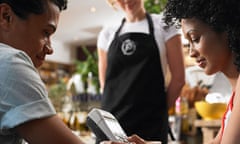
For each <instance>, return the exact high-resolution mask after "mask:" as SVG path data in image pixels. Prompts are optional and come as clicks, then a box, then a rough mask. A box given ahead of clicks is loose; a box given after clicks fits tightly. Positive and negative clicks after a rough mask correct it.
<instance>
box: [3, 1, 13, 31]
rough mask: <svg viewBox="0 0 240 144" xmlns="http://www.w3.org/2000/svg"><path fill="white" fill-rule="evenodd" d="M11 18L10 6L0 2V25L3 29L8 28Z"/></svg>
mask: <svg viewBox="0 0 240 144" xmlns="http://www.w3.org/2000/svg"><path fill="white" fill-rule="evenodd" d="M12 18H13V11H12V9H11V7H10V6H9V5H8V4H6V3H2V4H0V26H1V28H3V29H8V28H9V26H10V24H11V22H12Z"/></svg>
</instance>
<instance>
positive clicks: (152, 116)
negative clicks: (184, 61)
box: [102, 14, 168, 143]
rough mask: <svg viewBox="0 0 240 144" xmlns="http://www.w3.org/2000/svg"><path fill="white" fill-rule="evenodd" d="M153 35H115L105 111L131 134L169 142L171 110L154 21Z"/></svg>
mask: <svg viewBox="0 0 240 144" xmlns="http://www.w3.org/2000/svg"><path fill="white" fill-rule="evenodd" d="M146 17H147V21H148V24H149V32H150V33H149V34H144V33H137V32H136V33H125V34H123V35H119V32H120V30H121V28H122V27H123V25H124V22H125V19H123V21H122V24H121V26H120V27H119V29H118V30H117V32H116V33H115V37H114V40H113V41H112V43H111V45H110V48H109V51H108V63H107V71H106V81H105V87H104V92H103V100H102V108H103V109H104V110H107V111H109V112H111V113H112V114H113V115H114V116H116V118H117V119H118V120H119V122H120V125H121V126H122V127H123V129H124V130H125V131H126V133H127V135H128V136H130V135H132V134H137V135H139V136H140V137H142V138H144V139H145V140H161V141H162V142H163V143H167V133H168V110H167V100H166V92H165V88H164V77H163V72H162V68H161V62H160V55H159V49H158V46H157V44H156V41H155V38H154V29H153V22H152V19H151V17H150V15H149V14H147V15H146Z"/></svg>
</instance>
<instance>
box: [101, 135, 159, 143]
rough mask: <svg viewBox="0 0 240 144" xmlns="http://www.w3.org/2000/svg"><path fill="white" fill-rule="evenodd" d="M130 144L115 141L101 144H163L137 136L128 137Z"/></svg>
mask: <svg viewBox="0 0 240 144" xmlns="http://www.w3.org/2000/svg"><path fill="white" fill-rule="evenodd" d="M128 142H129V143H123V142H113V141H103V142H101V144H161V142H160V141H145V140H144V139H142V138H140V137H139V136H137V135H132V136H130V137H128Z"/></svg>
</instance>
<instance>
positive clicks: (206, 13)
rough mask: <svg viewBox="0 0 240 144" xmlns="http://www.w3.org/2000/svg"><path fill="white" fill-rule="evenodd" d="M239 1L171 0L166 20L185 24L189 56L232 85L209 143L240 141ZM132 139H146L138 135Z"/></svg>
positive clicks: (183, 28)
mask: <svg viewBox="0 0 240 144" xmlns="http://www.w3.org/2000/svg"><path fill="white" fill-rule="evenodd" d="M239 7H240V1H239V0H168V3H167V5H166V8H165V12H164V15H165V18H164V19H165V22H166V23H167V25H168V26H171V25H175V24H177V26H179V28H182V31H183V34H184V37H185V38H186V39H188V41H189V44H190V56H191V57H194V58H195V59H196V63H197V65H198V66H199V67H201V68H202V69H203V70H204V71H205V73H206V74H208V75H211V74H214V73H216V72H219V71H220V72H222V73H224V74H225V76H226V77H227V78H228V80H229V81H230V83H231V85H232V91H233V92H232V96H231V99H230V101H229V104H228V107H227V110H226V112H225V114H224V116H223V119H222V126H221V129H220V130H219V132H218V134H217V136H216V137H215V138H214V139H213V140H212V141H210V142H209V143H210V144H220V143H221V144H238V143H239V142H240V77H239V71H240V9H239ZM129 141H135V142H136V143H138V144H140V143H142V144H143V143H146V142H145V141H144V140H142V139H141V138H139V137H138V136H132V137H130V138H129Z"/></svg>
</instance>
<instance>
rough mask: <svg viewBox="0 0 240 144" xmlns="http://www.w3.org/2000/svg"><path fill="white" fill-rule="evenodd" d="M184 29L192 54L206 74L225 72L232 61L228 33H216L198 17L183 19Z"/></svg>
mask: <svg viewBox="0 0 240 144" xmlns="http://www.w3.org/2000/svg"><path fill="white" fill-rule="evenodd" d="M182 30H183V34H184V36H185V38H187V39H188V40H189V44H190V50H191V51H190V56H191V57H194V58H196V62H197V65H198V66H200V67H201V68H203V69H204V71H205V73H206V74H213V73H215V72H218V71H222V72H224V71H225V69H227V67H228V65H229V64H230V63H232V59H231V56H232V55H231V51H230V49H229V48H228V42H227V35H226V33H216V32H215V31H213V30H212V29H211V28H210V27H209V26H208V25H207V24H205V23H203V22H202V21H200V20H197V19H194V18H192V19H182Z"/></svg>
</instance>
